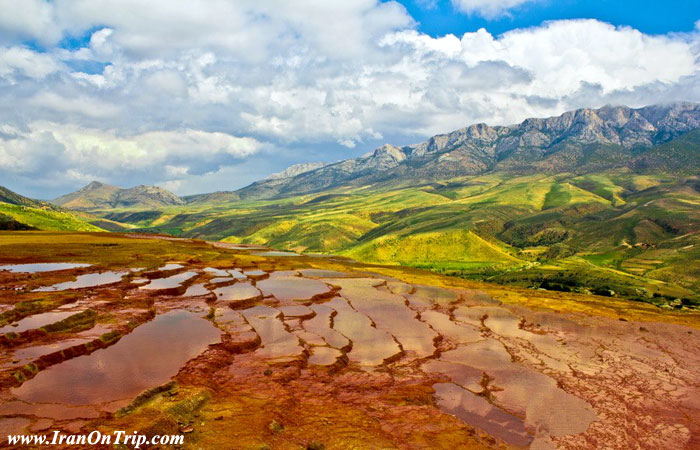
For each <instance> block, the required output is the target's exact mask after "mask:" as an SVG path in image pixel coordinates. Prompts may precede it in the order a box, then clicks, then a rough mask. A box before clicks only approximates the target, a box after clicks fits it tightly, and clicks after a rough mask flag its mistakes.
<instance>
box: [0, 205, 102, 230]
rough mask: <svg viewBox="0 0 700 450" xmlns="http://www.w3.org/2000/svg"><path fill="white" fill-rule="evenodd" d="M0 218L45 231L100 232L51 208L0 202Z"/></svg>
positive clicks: (67, 214) (96, 228) (71, 216)
mask: <svg viewBox="0 0 700 450" xmlns="http://www.w3.org/2000/svg"><path fill="white" fill-rule="evenodd" d="M0 216H2V217H4V218H10V219H11V220H12V221H14V222H15V223H18V224H22V225H25V226H26V227H30V228H34V229H37V230H46V231H102V229H101V228H99V227H96V226H94V225H91V224H90V223H88V222H86V221H84V220H82V219H80V218H78V217H76V216H75V215H73V214H71V213H69V212H64V211H58V210H54V209H51V208H34V207H30V206H22V205H13V204H9V203H2V202H0Z"/></svg>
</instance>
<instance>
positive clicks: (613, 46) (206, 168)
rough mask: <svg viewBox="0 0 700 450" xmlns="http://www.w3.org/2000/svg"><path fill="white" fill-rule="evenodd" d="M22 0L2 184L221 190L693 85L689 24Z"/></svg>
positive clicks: (697, 40) (3, 23)
mask: <svg viewBox="0 0 700 450" xmlns="http://www.w3.org/2000/svg"><path fill="white" fill-rule="evenodd" d="M1 1H2V0H0V2H1ZM515 3H516V1H515V0H511V1H501V2H499V1H493V2H488V4H489V5H492V7H495V6H493V5H500V6H499V8H500V9H503V8H505V7H514V6H516V5H515ZM485 4H486V2H478V1H467V0H462V1H461V2H460V5H462V6H460V7H464V8H477V7H478V6H479V5H482V6H483V5H485ZM27 5H29V6H28V8H34V11H35V14H34V15H32V16H30V15H26V14H25V12H24V11H22V12H20V11H17V10H18V9H19V8H14V9H13V8H4V14H3V17H2V18H0V112H2V115H0V117H2V124H0V177H2V178H3V179H10V178H12V179H16V180H19V181H17V182H16V183H17V184H18V186H27V185H28V183H36V182H37V181H36V174H37V173H40V171H41V170H47V171H49V172H50V173H51V177H53V181H52V183H53V185H51V186H53V187H52V189H55V186H61V188H63V187H65V189H66V190H70V189H73V188H76V187H79V184H81V183H82V182H83V181H84V180H86V179H88V177H97V178H99V179H102V180H104V181H109V182H112V183H117V184H123V185H127V184H130V183H133V182H135V183H160V184H161V185H166V184H167V185H168V186H173V187H177V189H178V190H179V192H180V193H192V192H193V191H191V190H198V189H205V190H223V189H234V188H237V187H240V186H241V184H244V183H246V182H250V181H253V180H254V178H253V179H251V178H249V177H252V176H256V177H257V176H258V174H259V175H260V177H264V176H266V175H268V174H269V173H272V172H275V171H278V170H281V169H283V168H284V167H281V166H280V164H286V163H294V162H301V161H309V160H310V158H311V154H310V153H309V152H311V151H315V152H318V151H319V150H318V149H319V148H322V149H323V152H324V153H323V155H322V156H321V157H320V158H316V159H321V160H337V159H339V158H340V157H345V156H351V155H354V154H357V155H359V154H361V153H364V152H365V151H367V150H370V149H371V148H372V147H373V146H376V145H378V144H380V143H383V142H391V143H396V144H406V143H410V142H416V141H419V140H421V139H423V138H425V137H428V136H430V135H433V134H437V133H442V132H447V131H451V130H453V129H456V128H460V127H463V126H466V125H468V124H471V123H475V122H487V123H491V124H507V123H514V122H517V121H520V120H522V119H524V118H526V117H532V116H546V115H554V114H559V113H561V112H563V111H565V110H569V109H573V108H577V107H596V106H602V105H603V104H605V103H625V104H628V105H630V106H641V105H644V104H649V103H654V102H658V101H673V100H686V101H687V100H690V101H699V100H700V92H698V86H700V72H699V70H698V69H699V64H698V61H699V60H700V31H698V30H696V31H694V32H691V33H686V34H682V35H681V34H670V35H666V36H663V35H661V36H659V35H655V36H651V35H646V34H643V33H641V32H639V31H637V30H635V29H632V28H629V27H614V26H612V25H609V24H605V23H602V22H599V21H596V20H565V21H556V22H548V23H544V24H542V25H540V26H538V27H533V28H527V29H520V30H513V31H510V32H507V33H504V34H502V35H493V34H491V33H489V32H488V31H486V30H483V29H482V30H477V31H474V32H469V33H466V34H464V35H462V36H454V35H450V34H448V35H445V36H439V37H431V36H428V35H426V34H423V33H421V32H419V31H417V30H416V29H415V22H414V20H413V19H412V18H411V17H410V15H409V14H408V13H407V12H406V10H405V9H404V8H403V7H402V6H401V5H399V4H398V3H395V2H379V1H378V0H356V1H352V2H347V1H330V0H328V1H323V2H319V1H315V0H300V1H298V2H297V1H295V2H285V1H281V0H280V1H277V0H269V1H260V0H238V1H236V2H231V1H224V0H210V1H206V2H205V1H196V2H172V1H168V0H153V1H150V2H141V1H136V0H124V1H120V2H113V1H107V0H89V1H88V0H70V1H69V0H56V1H53V2H45V1H39V0H32V1H29V0H28V2H27ZM482 9H483V8H482ZM135 11H137V13H136V14H135V13H134V12H135ZM473 11H475V13H476V11H477V9H473ZM483 11H486V10H485V9H484V10H483ZM483 11H482V13H483ZM494 11H495V10H494ZM340 18H342V20H340ZM336 19H337V20H336ZM66 37H72V38H74V39H76V40H77V41H78V42H84V44H83V45H82V46H81V47H79V48H73V47H70V48H66V47H62V44H61V43H62V42H65V38H66ZM28 41H32V42H41V43H43V45H44V46H45V49H43V50H37V48H36V47H29V46H28V45H27V44H26V42H28ZM3 130H5V131H3ZM12 130H14V131H12ZM10 131H11V132H10ZM281 153H284V154H285V155H286V156H285V158H279V157H277V155H279V154H281ZM23 155H26V157H24V156H23ZM290 155H291V156H290ZM110 167H111V169H110ZM115 167H117V168H116V169H115ZM13 177H14V178H13ZM18 177H19V178H18ZM22 177H24V178H22ZM20 178H22V179H21V180H20ZM22 180H24V181H22ZM27 180H28V181H27ZM42 182H45V183H49V181H45V180H42ZM47 186H48V184H47ZM47 189H48V188H47ZM195 192H196V191H195ZM46 196H48V195H46Z"/></svg>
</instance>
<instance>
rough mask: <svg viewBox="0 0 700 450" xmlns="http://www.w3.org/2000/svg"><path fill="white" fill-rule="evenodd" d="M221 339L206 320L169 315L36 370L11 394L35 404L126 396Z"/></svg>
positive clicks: (86, 402)
mask: <svg viewBox="0 0 700 450" xmlns="http://www.w3.org/2000/svg"><path fill="white" fill-rule="evenodd" d="M219 340H220V331H219V330H217V329H216V328H215V327H214V326H213V325H212V324H211V322H209V321H207V320H205V319H203V318H201V317H199V316H198V315H196V314H193V313H191V312H187V311H171V312H168V313H166V314H163V315H160V316H157V317H156V318H155V319H154V320H153V321H151V322H148V323H146V324H144V325H141V326H140V327H138V328H136V329H135V330H134V331H133V332H132V333H131V334H128V335H126V336H125V337H123V338H122V339H121V340H120V341H119V342H117V343H116V344H114V345H113V346H111V347H108V348H106V349H103V350H98V351H96V352H94V353H92V354H90V355H85V356H79V357H77V358H74V359H71V360H68V361H65V362H63V363H61V364H58V365H55V366H52V367H50V368H49V369H47V370H44V371H42V372H39V374H37V376H36V377H35V378H33V379H31V380H29V381H27V382H26V383H24V384H23V385H22V386H21V387H19V388H16V389H13V390H12V393H13V394H14V395H15V396H16V397H17V398H18V399H19V400H23V401H26V402H35V403H65V404H69V405H90V404H96V403H103V402H111V401H114V400H119V399H125V398H131V397H133V396H135V395H137V394H139V393H140V392H142V391H144V390H145V389H148V388H150V387H153V386H158V385H160V384H162V383H165V382H167V381H168V380H169V379H170V378H171V377H172V376H174V375H175V374H176V373H177V371H178V369H179V368H180V367H181V366H182V365H183V364H184V363H186V362H187V361H189V360H190V359H192V358H194V357H195V356H197V355H199V354H200V353H202V352H203V351H204V350H205V349H206V348H207V346H208V345H209V344H213V343H216V342H218V341H219Z"/></svg>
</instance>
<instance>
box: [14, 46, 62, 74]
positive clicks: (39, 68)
mask: <svg viewBox="0 0 700 450" xmlns="http://www.w3.org/2000/svg"><path fill="white" fill-rule="evenodd" d="M61 69H62V64H60V63H59V62H58V61H56V60H55V59H54V58H53V57H52V56H50V55H47V54H44V53H37V52H35V51H32V50H29V49H27V48H23V47H0V77H2V78H6V79H9V80H15V79H16V78H17V77H22V76H25V77H29V78H34V79H42V78H45V77H47V76H48V75H50V74H52V73H55V72H58V71H59V70H61Z"/></svg>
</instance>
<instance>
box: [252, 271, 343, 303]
mask: <svg viewBox="0 0 700 450" xmlns="http://www.w3.org/2000/svg"><path fill="white" fill-rule="evenodd" d="M257 286H258V288H259V289H260V290H261V291H263V294H265V296H268V295H272V296H274V297H275V298H276V299H278V300H282V301H291V300H310V299H311V298H312V297H315V296H317V295H322V294H327V293H329V292H330V288H329V287H328V285H327V284H326V283H324V282H322V281H319V280H308V279H305V278H299V277H289V278H269V279H267V280H263V281H259V282H258V283H257Z"/></svg>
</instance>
